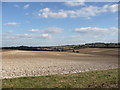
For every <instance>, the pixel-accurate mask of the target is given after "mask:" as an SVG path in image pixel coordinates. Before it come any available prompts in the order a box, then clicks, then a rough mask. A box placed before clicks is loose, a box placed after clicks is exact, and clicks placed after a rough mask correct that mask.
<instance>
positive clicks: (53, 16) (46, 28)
mask: <svg viewBox="0 0 120 90" xmlns="http://www.w3.org/2000/svg"><path fill="white" fill-rule="evenodd" d="M117 7H118V4H117V3H110V2H109V3H105V2H103V3H102V2H99V3H97V2H94V3H93V2H89V3H87V2H82V3H81V2H76V3H75V2H57V3H55V2H43V3H40V2H15V3H13V2H11V3H10V2H4V3H2V15H3V16H2V19H3V20H2V31H3V32H2V35H3V46H20V45H28V46H52V45H68V44H69V45H71V44H83V43H91V42H117V41H118V35H117V34H118V29H117V25H118V15H117V12H118V10H117Z"/></svg>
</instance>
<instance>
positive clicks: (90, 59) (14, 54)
mask: <svg viewBox="0 0 120 90" xmlns="http://www.w3.org/2000/svg"><path fill="white" fill-rule="evenodd" d="M117 67H118V49H117V48H108V49H105V48H102V49H101V48H86V49H79V53H71V52H49V51H19V50H5V51H2V76H3V78H14V77H24V76H41V75H49V74H66V73H77V72H84V71H93V70H106V69H113V68H117Z"/></svg>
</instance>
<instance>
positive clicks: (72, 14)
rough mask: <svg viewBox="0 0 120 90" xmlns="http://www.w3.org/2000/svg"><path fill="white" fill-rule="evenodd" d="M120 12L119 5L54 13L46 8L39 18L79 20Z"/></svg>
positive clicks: (88, 7) (89, 7) (40, 11)
mask: <svg viewBox="0 0 120 90" xmlns="http://www.w3.org/2000/svg"><path fill="white" fill-rule="evenodd" d="M117 11H118V4H113V5H104V6H103V7H98V6H87V7H83V8H81V9H77V10H58V11H56V12H53V11H52V10H51V9H50V8H44V9H41V10H39V14H38V16H39V17H42V18H49V17H50V18H68V17H69V18H78V17H85V18H90V17H93V16H96V15H99V14H102V13H107V12H111V13H115V12H117Z"/></svg>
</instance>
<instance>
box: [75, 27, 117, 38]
mask: <svg viewBox="0 0 120 90" xmlns="http://www.w3.org/2000/svg"><path fill="white" fill-rule="evenodd" d="M74 31H75V32H78V33H81V34H82V35H95V36H99V35H113V34H117V33H118V29H117V28H115V27H113V28H98V27H82V28H76V29H74Z"/></svg>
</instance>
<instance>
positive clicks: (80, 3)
mask: <svg viewBox="0 0 120 90" xmlns="http://www.w3.org/2000/svg"><path fill="white" fill-rule="evenodd" d="M65 5H67V6H71V7H74V6H83V5H85V3H84V2H65Z"/></svg>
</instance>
